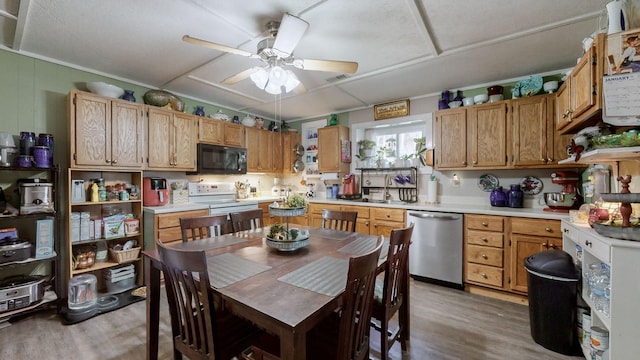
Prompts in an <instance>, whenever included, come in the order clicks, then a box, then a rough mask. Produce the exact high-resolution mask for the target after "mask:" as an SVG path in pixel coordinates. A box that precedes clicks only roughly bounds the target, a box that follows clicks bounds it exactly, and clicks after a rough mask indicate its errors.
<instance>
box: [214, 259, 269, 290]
mask: <svg viewBox="0 0 640 360" xmlns="http://www.w3.org/2000/svg"><path fill="white" fill-rule="evenodd" d="M269 269H271V266H269V265H263V264H259V263H257V262H253V261H251V260H247V259H245V258H243V257H240V256H237V255H234V254H229V253H224V254H220V255H215V256H211V257H208V258H207V270H208V272H209V281H211V286H213V287H214V288H217V289H219V288H223V287H225V286H228V285H231V284H233V283H235V282H237V281H240V280H244V279H247V278H250V277H252V276H254V275H257V274H260V273H261V272H263V271H267V270H269Z"/></svg>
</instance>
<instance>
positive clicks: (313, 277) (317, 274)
mask: <svg viewBox="0 0 640 360" xmlns="http://www.w3.org/2000/svg"><path fill="white" fill-rule="evenodd" d="M348 270H349V260H347V259H337V258H334V257H331V256H325V257H321V258H320V259H318V260H316V261H313V262H311V263H309V264H307V265H305V266H303V267H301V268H299V269H297V270H294V271H292V272H290V273H288V274H286V275H284V276H281V277H279V278H278V280H280V281H282V282H285V283H287V284H291V285H294V286H297V287H300V288H303V289H307V290H311V291H315V292H317V293H320V294H324V295H328V296H336V295H338V294H340V293H341V292H342V291H344V287H345V285H346V284H347V272H348Z"/></svg>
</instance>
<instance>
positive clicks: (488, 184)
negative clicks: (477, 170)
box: [478, 174, 500, 192]
mask: <svg viewBox="0 0 640 360" xmlns="http://www.w3.org/2000/svg"><path fill="white" fill-rule="evenodd" d="M499 184H500V183H499V181H498V178H497V177H495V176H493V175H490V174H484V175H482V176H480V179H478V187H479V188H480V190H482V191H486V192H491V191H492V190H493V189H495V188H497V187H498V185H499Z"/></svg>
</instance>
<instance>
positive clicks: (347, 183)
mask: <svg viewBox="0 0 640 360" xmlns="http://www.w3.org/2000/svg"><path fill="white" fill-rule="evenodd" d="M342 182H343V184H344V187H343V190H342V193H343V194H345V195H355V194H357V193H358V186H357V185H356V175H355V174H345V175H344V179H343V181H342Z"/></svg>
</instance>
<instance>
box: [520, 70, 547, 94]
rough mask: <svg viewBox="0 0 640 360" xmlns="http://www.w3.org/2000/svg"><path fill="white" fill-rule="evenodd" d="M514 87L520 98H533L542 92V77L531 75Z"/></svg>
mask: <svg viewBox="0 0 640 360" xmlns="http://www.w3.org/2000/svg"><path fill="white" fill-rule="evenodd" d="M516 87H517V88H519V89H520V96H533V95H535V94H537V93H539V92H540V90H542V76H540V75H531V76H529V77H528V78H526V79H522V80H520V81H518V83H517V84H516Z"/></svg>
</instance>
